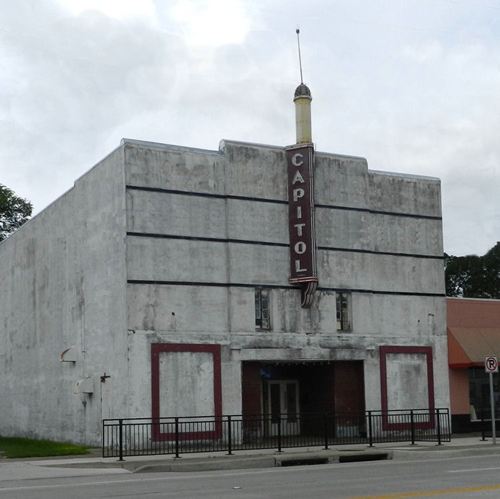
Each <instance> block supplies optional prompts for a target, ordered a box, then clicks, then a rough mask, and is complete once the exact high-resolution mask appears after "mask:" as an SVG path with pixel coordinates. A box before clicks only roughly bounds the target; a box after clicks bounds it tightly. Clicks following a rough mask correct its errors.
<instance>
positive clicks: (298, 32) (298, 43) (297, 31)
mask: <svg viewBox="0 0 500 499" xmlns="http://www.w3.org/2000/svg"><path fill="white" fill-rule="evenodd" d="M295 33H297V48H298V49H299V68H300V83H304V79H303V78H302V57H301V56H300V29H299V28H297V29H296V30H295Z"/></svg>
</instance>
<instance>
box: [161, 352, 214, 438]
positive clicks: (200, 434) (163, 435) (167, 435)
mask: <svg viewBox="0 0 500 499" xmlns="http://www.w3.org/2000/svg"><path fill="white" fill-rule="evenodd" d="M163 352H194V353H196V352H207V353H210V354H212V358H213V368H214V380H213V382H214V416H215V423H214V426H215V430H214V431H202V432H183V433H181V434H180V435H179V439H180V440H194V439H203V438H204V439H217V438H220V437H221V435H222V423H221V421H222V419H221V416H222V381H221V346H220V345H200V344H193V343H152V344H151V412H152V418H153V419H158V418H160V417H161V414H160V353H163ZM186 416H190V415H189V414H186ZM152 436H153V439H154V440H175V434H174V433H164V432H161V430H160V425H156V424H153V432H152Z"/></svg>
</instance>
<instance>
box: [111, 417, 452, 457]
mask: <svg viewBox="0 0 500 499" xmlns="http://www.w3.org/2000/svg"><path fill="white" fill-rule="evenodd" d="M102 430H103V434H102V436H103V440H102V455H103V457H118V458H119V459H120V460H122V459H123V458H124V457H125V456H148V455H159V454H173V455H174V456H176V457H179V456H180V455H181V454H184V453H193V452H227V453H228V454H232V453H233V452H234V451H239V450H253V449H276V450H277V451H281V450H282V449H284V448H290V447H312V446H322V447H324V448H325V449H328V448H329V446H332V445H344V444H367V445H369V446H373V445H374V444H377V443H386V442H410V443H412V444H415V443H416V442H421V441H426V442H436V443H437V444H439V445H440V444H441V443H443V442H449V441H450V439H451V425H450V415H449V411H448V409H432V410H423V409H415V410H398V411H366V412H365V413H362V414H332V413H329V414H295V415H294V414H281V415H275V414H274V415H269V414H266V415H259V416H247V415H245V416H242V415H227V416H219V417H217V416H216V417H214V416H204V417H198V416H197V417H165V418H155V419H153V418H122V419H104V420H103V428H102Z"/></svg>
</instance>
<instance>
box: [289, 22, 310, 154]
mask: <svg viewBox="0 0 500 499" xmlns="http://www.w3.org/2000/svg"><path fill="white" fill-rule="evenodd" d="M295 32H296V33H297V47H298V49H299V67H300V85H299V86H298V87H297V88H296V89H295V95H294V98H293V102H295V129H296V137H297V138H296V140H297V142H296V143H297V144H310V143H312V125H311V101H312V97H311V91H310V90H309V88H308V87H307V85H305V84H304V81H303V79H302V58H301V55H300V39H299V34H300V29H299V28H297V29H296V30H295Z"/></svg>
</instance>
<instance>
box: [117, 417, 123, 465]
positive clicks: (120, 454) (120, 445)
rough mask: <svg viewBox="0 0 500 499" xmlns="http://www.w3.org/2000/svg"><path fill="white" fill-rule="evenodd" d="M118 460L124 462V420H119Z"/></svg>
mask: <svg viewBox="0 0 500 499" xmlns="http://www.w3.org/2000/svg"><path fill="white" fill-rule="evenodd" d="M118 460H119V461H123V419H119V420H118Z"/></svg>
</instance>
